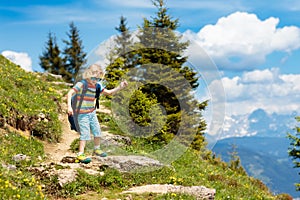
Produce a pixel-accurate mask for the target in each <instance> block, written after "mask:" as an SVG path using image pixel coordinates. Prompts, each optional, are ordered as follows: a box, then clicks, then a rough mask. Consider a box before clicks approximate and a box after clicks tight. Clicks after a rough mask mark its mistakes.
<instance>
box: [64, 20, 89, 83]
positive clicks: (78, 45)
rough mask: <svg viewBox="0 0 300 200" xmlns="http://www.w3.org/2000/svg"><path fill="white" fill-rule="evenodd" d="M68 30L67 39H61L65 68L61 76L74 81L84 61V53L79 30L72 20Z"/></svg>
mask: <svg viewBox="0 0 300 200" xmlns="http://www.w3.org/2000/svg"><path fill="white" fill-rule="evenodd" d="M69 27H70V30H69V32H68V33H67V36H68V37H69V40H63V42H64V43H65V44H66V48H65V49H64V55H65V70H64V74H62V75H63V78H64V79H65V80H66V81H68V82H72V81H75V79H76V76H77V74H78V71H79V69H80V67H81V66H82V65H83V64H85V62H86V53H85V52H84V51H83V45H82V40H81V39H80V36H79V30H78V29H77V27H76V26H75V25H74V23H73V22H71V23H70V25H69Z"/></svg>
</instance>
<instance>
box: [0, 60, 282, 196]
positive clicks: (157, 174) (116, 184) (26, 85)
mask: <svg viewBox="0 0 300 200" xmlns="http://www.w3.org/2000/svg"><path fill="white" fill-rule="evenodd" d="M0 73H1V77H4V76H3V74H5V77H9V78H6V79H4V81H2V82H1V85H0V87H1V90H0V92H1V95H2V96H5V97H6V98H1V100H0V116H1V117H2V118H1V119H2V121H3V120H6V121H5V122H6V123H8V122H15V125H16V121H14V120H15V119H17V118H15V119H14V118H13V119H11V117H16V116H18V114H19V115H20V116H21V117H23V118H25V119H27V118H28V119H35V116H36V115H38V114H39V113H41V111H42V112H43V113H44V114H46V115H47V121H50V122H52V126H54V127H57V130H58V132H59V130H60V128H59V127H60V122H59V121H58V117H57V115H58V113H59V112H60V109H59V104H57V102H59V101H60V96H59V95H58V94H57V93H55V91H56V90H61V89H65V88H59V87H56V88H54V86H53V85H52V86H51V85H50V84H48V82H49V81H50V80H49V79H48V80H47V79H46V80H45V79H44V78H39V77H38V76H36V75H35V74H32V73H27V72H25V71H23V70H21V69H20V68H19V67H17V66H15V65H14V64H12V63H11V62H9V61H7V60H6V59H5V58H4V57H2V56H0ZM32 81H33V83H32ZM16 82H17V83H16ZM11 87H13V89H11ZM37 94H39V95H37ZM27 95H31V96H30V98H28V97H27ZM48 95H49V96H48ZM61 95H62V94H61ZM32 101H34V103H32ZM36 104H38V105H39V106H37V105H36ZM22 105H23V106H22ZM41 107H42V108H41ZM41 109H45V110H41ZM8 111H13V113H14V114H15V115H16V116H11V115H10V113H11V112H8ZM30 117H31V118H30ZM11 125H14V124H13V123H12V124H11ZM42 125H43V126H42V128H43V127H44V128H45V127H46V129H47V131H46V132H43V130H41V131H42V135H44V136H45V137H46V139H47V138H48V139H49V138H50V139H51V140H52V141H55V140H59V135H54V136H53V135H52V134H57V133H56V132H51V131H53V130H52V129H51V127H47V126H45V124H42ZM16 127H17V125H16ZM115 128H116V127H115ZM0 130H1V132H0V133H1V134H0V140H1V144H2V145H1V147H0V151H1V154H0V158H1V161H2V163H4V164H5V165H8V164H13V165H15V166H16V167H17V169H16V170H14V171H8V170H7V169H6V168H5V167H3V166H1V165H0V197H5V198H6V199H43V198H44V195H46V196H47V194H48V197H47V198H48V199H51V198H53V199H55V198H56V197H51V196H50V195H49V194H50V193H52V194H56V195H59V196H60V197H69V198H72V199H74V198H75V195H80V194H83V193H85V192H86V191H95V192H97V193H98V194H97V197H96V199H101V198H102V197H108V198H110V199H115V198H123V197H124V195H121V194H119V192H120V191H122V190H124V189H128V188H129V187H132V186H134V185H144V184H155V183H162V184H163V183H169V184H178V185H179V184H180V185H203V186H206V187H209V188H215V189H216V190H217V194H216V199H255V200H257V199H275V198H276V197H274V196H272V195H271V194H270V193H269V190H268V188H267V187H266V186H265V185H264V184H262V182H261V181H259V180H257V179H254V178H252V177H249V176H247V175H245V174H243V173H239V172H237V171H234V170H231V169H230V168H229V167H228V166H227V164H226V163H224V162H222V161H221V160H219V159H217V158H212V157H211V156H209V154H207V153H205V154H203V153H202V154H200V153H199V152H194V151H192V150H189V151H187V152H185V153H184V155H183V156H182V157H180V158H179V159H178V160H177V161H175V162H173V163H172V167H171V168H170V167H166V168H162V169H159V170H157V171H152V172H148V173H137V174H133V173H131V174H121V173H119V172H117V171H116V170H113V169H109V168H108V169H106V170H105V176H103V177H96V176H91V175H88V174H85V173H84V172H80V173H79V177H78V179H77V181H75V182H72V183H70V184H67V185H66V186H64V187H63V188H60V187H59V186H57V181H56V178H57V177H50V178H49V177H48V178H42V177H34V176H33V175H31V174H30V173H29V172H28V171H27V170H26V167H27V166H31V165H35V164H37V163H38V162H41V161H40V160H39V159H38V158H41V159H42V158H43V147H42V145H41V143H39V142H38V141H37V140H36V139H35V137H29V138H26V137H23V136H20V134H17V133H16V132H10V131H8V130H7V129H6V128H5V127H4V126H2V127H1V129H0ZM34 130H35V129H34ZM115 131H117V130H116V129H115ZM37 135H38V134H37ZM138 142H141V141H136V142H135V143H136V144H137V143H138ZM143 146H144V147H145V148H147V145H143V144H137V145H136V146H131V147H130V148H131V149H133V150H134V151H143V149H140V148H137V147H143ZM15 147H19V148H15ZM135 148H136V149H135ZM146 151H147V150H146ZM17 153H23V154H27V155H29V156H30V157H32V158H34V159H29V160H25V161H22V162H19V163H17V162H15V161H12V159H11V157H12V155H14V154H17ZM203 155H205V156H203ZM204 157H205V158H204ZM42 185H45V186H46V187H45V188H44V189H42V188H41V186H42ZM133 197H134V199H192V197H191V196H187V195H175V194H165V195H156V194H143V195H133ZM77 198H80V196H79V197H77ZM85 198H86V197H85ZM88 198H89V199H92V198H93V197H92V196H90V197H88Z"/></svg>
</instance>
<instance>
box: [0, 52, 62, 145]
mask: <svg viewBox="0 0 300 200" xmlns="http://www.w3.org/2000/svg"><path fill="white" fill-rule="evenodd" d="M0 74H1V82H0V96H1V97H5V98H0V127H4V126H5V125H10V126H12V127H14V128H16V129H19V130H22V131H25V130H27V131H30V132H31V134H33V135H35V136H38V137H40V138H42V139H45V140H49V141H53V142H57V141H59V139H60V136H61V124H60V121H59V118H58V113H59V109H60V107H59V102H60V100H61V98H62V97H63V95H62V94H60V93H57V91H58V90H61V89H62V88H63V87H65V86H63V85H57V84H52V82H51V81H55V80H56V79H53V77H50V76H49V75H48V76H42V75H41V74H38V73H33V72H26V71H24V70H23V69H22V68H20V67H19V66H17V65H15V64H13V63H12V62H10V61H9V60H7V59H6V58H4V57H3V56H2V55H0ZM41 116H42V117H41Z"/></svg>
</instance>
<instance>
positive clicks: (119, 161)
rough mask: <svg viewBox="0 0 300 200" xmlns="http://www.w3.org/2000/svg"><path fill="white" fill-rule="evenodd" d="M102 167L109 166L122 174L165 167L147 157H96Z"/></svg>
mask: <svg viewBox="0 0 300 200" xmlns="http://www.w3.org/2000/svg"><path fill="white" fill-rule="evenodd" d="M96 158H97V159H98V161H99V162H100V164H101V165H102V166H108V167H111V168H114V169H117V170H119V171H121V172H132V171H139V170H140V171H145V170H148V171H149V170H153V169H157V168H160V167H163V166H164V165H163V164H162V163H160V162H159V161H158V160H154V159H152V158H148V157H145V156H134V155H129V156H108V157H96Z"/></svg>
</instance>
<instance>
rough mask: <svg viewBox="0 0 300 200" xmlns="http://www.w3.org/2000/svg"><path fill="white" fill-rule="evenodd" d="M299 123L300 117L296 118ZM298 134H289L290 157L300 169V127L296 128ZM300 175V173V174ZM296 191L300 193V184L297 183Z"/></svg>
mask: <svg viewBox="0 0 300 200" xmlns="http://www.w3.org/2000/svg"><path fill="white" fill-rule="evenodd" d="M296 120H297V122H300V116H298V117H296ZM295 131H296V134H291V133H288V134H287V137H288V138H289V139H290V141H291V142H290V147H289V149H288V154H289V156H290V157H291V158H292V159H293V162H294V167H295V168H300V127H299V126H296V127H295ZM299 175H300V173H299ZM295 185H296V190H297V191H300V183H296V184H295Z"/></svg>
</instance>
